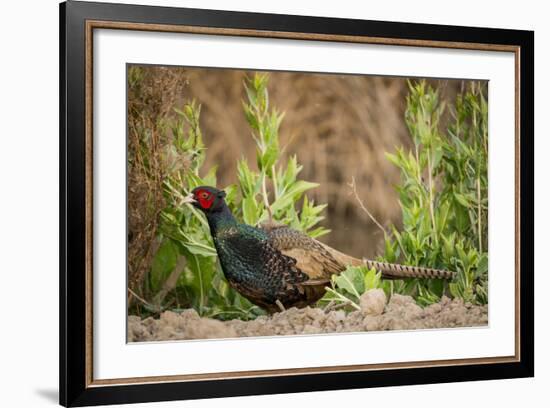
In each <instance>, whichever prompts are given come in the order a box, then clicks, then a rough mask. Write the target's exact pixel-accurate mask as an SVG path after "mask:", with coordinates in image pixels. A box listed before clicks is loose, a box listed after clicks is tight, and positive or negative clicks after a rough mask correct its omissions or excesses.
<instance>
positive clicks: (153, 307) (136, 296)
mask: <svg viewBox="0 0 550 408" xmlns="http://www.w3.org/2000/svg"><path fill="white" fill-rule="evenodd" d="M128 292H130V295H132V296H133V297H135V298H136V299H137V300H139V301H140V302H141V303H143V304H144V305H145V306H147V307H148V308H150V309H151V310H158V308H157V307H155V306H153V305H152V304H151V303H149V302H147V301H146V300H145V299H143V298H142V297H141V296H139V295H138V294H137V293H136V292H134V291H133V290H132V289H130V288H128Z"/></svg>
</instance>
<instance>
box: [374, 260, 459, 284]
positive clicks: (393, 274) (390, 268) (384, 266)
mask: <svg viewBox="0 0 550 408" xmlns="http://www.w3.org/2000/svg"><path fill="white" fill-rule="evenodd" d="M363 263H364V264H365V265H367V266H368V267H369V268H374V269H376V270H377V271H380V272H382V276H383V277H384V278H390V279H391V278H393V279H401V278H429V279H453V277H454V275H455V272H451V271H445V270H441V269H432V268H424V267H422V266H408V265H399V264H392V263H388V262H378V261H372V260H370V259H363Z"/></svg>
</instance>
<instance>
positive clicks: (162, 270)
mask: <svg viewBox="0 0 550 408" xmlns="http://www.w3.org/2000/svg"><path fill="white" fill-rule="evenodd" d="M178 255H179V253H178V250H177V247H176V246H175V245H174V243H173V242H172V240H170V239H167V240H164V241H163V242H162V244H161V246H160V248H159V249H158V251H157V253H156V254H155V257H154V258H153V263H152V266H151V276H150V282H151V288H152V289H153V291H154V292H156V291H157V290H158V289H160V286H161V285H162V283H163V282H164V281H165V280H166V278H168V275H170V273H171V272H172V270H173V269H174V268H175V267H176V263H177V261H178Z"/></svg>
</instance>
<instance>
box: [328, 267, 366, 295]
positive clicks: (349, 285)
mask: <svg viewBox="0 0 550 408" xmlns="http://www.w3.org/2000/svg"><path fill="white" fill-rule="evenodd" d="M333 282H334V284H335V285H336V287H337V288H338V289H343V290H345V291H346V292H348V293H349V294H351V295H353V296H355V297H356V298H359V297H360V296H361V293H363V292H364V289H365V288H364V277H363V271H362V269H361V267H356V266H348V268H347V269H346V270H345V271H344V272H342V273H341V274H340V275H334V276H333Z"/></svg>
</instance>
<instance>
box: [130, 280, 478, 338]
mask: <svg viewBox="0 0 550 408" xmlns="http://www.w3.org/2000/svg"><path fill="white" fill-rule="evenodd" d="M487 323H488V313H487V305H484V306H477V305H471V304H469V303H466V304H465V303H464V302H463V301H462V300H459V299H454V300H451V299H449V298H447V297H443V298H442V299H441V301H440V302H439V303H435V304H432V305H430V306H428V307H426V308H422V307H420V306H418V305H417V304H416V303H415V302H414V300H413V299H412V298H411V297H409V296H401V295H394V296H392V298H391V299H390V301H389V302H386V297H385V295H384V293H383V292H382V291H381V290H372V291H369V292H367V293H365V294H364V295H363V296H362V298H361V310H360V311H359V310H358V311H354V312H351V313H347V314H346V313H345V312H344V311H342V310H332V311H325V310H323V309H320V308H312V307H306V308H304V309H296V308H292V309H288V310H286V311H284V312H280V313H275V314H273V315H271V316H260V317H258V318H257V319H256V320H252V321H242V320H230V321H219V320H215V319H210V318H204V317H203V318H201V317H199V315H198V314H197V312H196V311H195V310H193V309H188V310H185V311H183V312H181V313H174V312H171V311H166V312H164V313H162V314H161V315H160V318H158V319H155V318H152V317H149V318H146V319H140V318H139V317H138V316H129V318H128V341H130V342H142V341H162V340H186V339H212V338H233V337H252V336H273V335H293V334H318V333H344V332H362V331H381V330H414V329H434V328H451V327H470V326H485V325H487Z"/></svg>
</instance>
